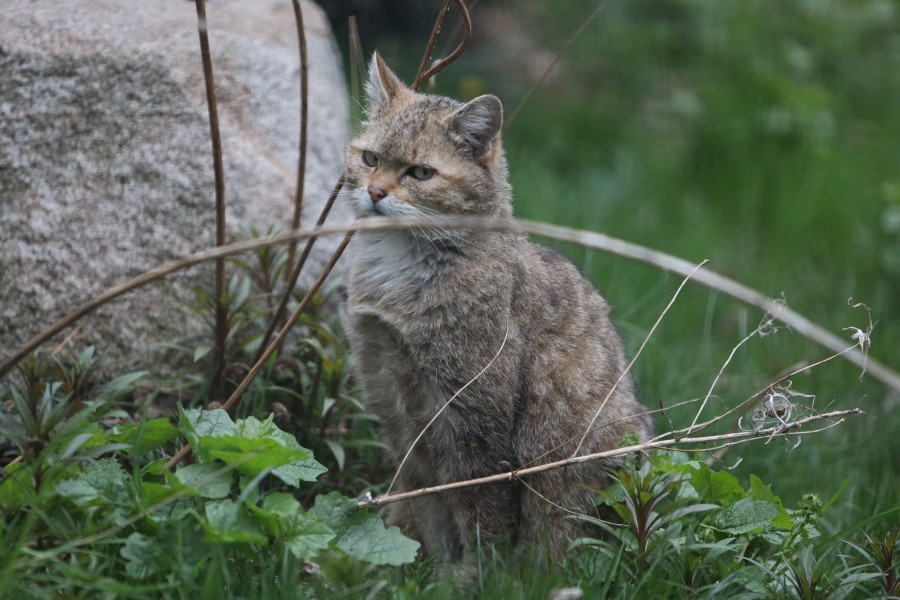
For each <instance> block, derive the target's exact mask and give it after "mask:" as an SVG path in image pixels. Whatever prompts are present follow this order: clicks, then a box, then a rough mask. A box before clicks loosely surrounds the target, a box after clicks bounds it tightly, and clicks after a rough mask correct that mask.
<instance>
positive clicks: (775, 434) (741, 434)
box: [359, 408, 862, 508]
mask: <svg viewBox="0 0 900 600" xmlns="http://www.w3.org/2000/svg"><path fill="white" fill-rule="evenodd" d="M858 414H862V410H860V409H859V408H850V409H847V410H837V411H833V412H829V413H824V414H820V415H810V416H808V417H804V418H802V419H798V420H796V421H791V422H789V423H785V424H783V425H782V424H779V425H778V426H774V427H768V428H766V429H759V430H751V431H736V432H733V433H724V434H721V435H709V436H700V437H693V438H688V437H684V438H675V437H670V438H666V439H659V440H655V441H652V442H646V443H644V444H638V445H635V446H625V447H622V448H615V449H612V450H606V451H604V452H595V453H593V454H583V455H581V456H570V457H569V458H566V459H563V460H558V461H554V462H550V463H546V464H543V465H539V466H536V467H529V468H527V469H519V470H517V471H506V472H504V473H497V474H496V475H489V476H487V477H479V478H476V479H469V480H466V481H457V482H454V483H448V484H445V485H436V486H432V487H427V488H421V489H418V490H411V491H407V492H400V493H397V494H389V495H388V494H385V495H381V496H377V497H375V498H372V499H368V500H362V501H360V502H359V507H360V508H370V507H376V506H382V505H384V504H388V503H390V502H399V501H401V500H409V499H411V498H418V497H420V496H427V495H429V494H437V493H440V492H446V491H448V490H456V489H460V488H464V487H474V486H478V485H486V484H489V483H498V482H501V481H515V480H519V479H522V478H523V477H527V476H528V475H533V474H534V473H541V472H543V471H550V470H552V469H560V468H562V467H568V466H571V465H575V464H579V463H584V462H591V461H595V460H601V459H604V458H613V457H616V456H625V455H627V454H637V453H644V452H647V451H649V450H655V449H657V448H675V449H677V448H679V447H680V446H683V445H686V444H693V445H699V444H707V443H709V442H727V441H741V440H744V441H750V440H753V439H764V438H765V439H775V438H779V437H785V436H787V435H788V434H793V435H798V432H795V431H794V430H795V429H798V428H800V427H802V426H803V425H805V424H807V423H813V422H816V421H823V420H830V419H837V418H839V417H845V416H848V415H858ZM840 422H843V419H840V420H839V421H838V422H837V423H833V424H832V425H831V426H832V427H833V426H835V425H837V424H839V423H840ZM807 433H812V432H807ZM703 449H704V450H705V448H703Z"/></svg>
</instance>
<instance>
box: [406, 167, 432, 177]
mask: <svg viewBox="0 0 900 600" xmlns="http://www.w3.org/2000/svg"><path fill="white" fill-rule="evenodd" d="M407 173H409V174H410V175H412V176H413V178H414V179H418V180H419V181H425V180H426V179H431V178H432V177H433V176H434V168H432V167H429V166H426V165H413V166H411V167H410V168H409V170H408V171H407Z"/></svg>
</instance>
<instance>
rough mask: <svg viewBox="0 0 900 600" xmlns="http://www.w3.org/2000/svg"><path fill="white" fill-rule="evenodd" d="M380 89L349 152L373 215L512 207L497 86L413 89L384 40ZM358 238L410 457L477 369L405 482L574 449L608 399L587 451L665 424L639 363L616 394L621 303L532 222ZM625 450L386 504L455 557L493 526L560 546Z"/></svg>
mask: <svg viewBox="0 0 900 600" xmlns="http://www.w3.org/2000/svg"><path fill="white" fill-rule="evenodd" d="M366 93H367V106H366V121H365V123H364V124H363V128H362V132H361V133H360V134H359V136H358V137H356V139H354V140H353V141H351V142H350V144H349V146H348V148H347V152H346V165H345V169H346V171H345V181H346V183H347V186H348V188H349V189H350V192H349V200H350V202H351V203H352V205H353V208H354V211H355V212H356V214H357V216H358V217H361V218H363V217H367V216H370V215H386V216H404V217H410V216H412V217H415V216H428V215H434V214H439V215H469V216H473V215H474V216H484V217H492V218H504V217H511V216H512V192H511V189H510V185H509V183H508V181H507V167H506V159H505V157H504V153H503V148H502V144H501V137H500V128H501V125H502V120H503V108H502V105H501V103H500V100H499V99H498V98H496V97H495V96H490V95H485V96H480V97H478V98H475V99H474V100H472V101H471V102H468V103H465V104H464V103H461V102H458V101H456V100H452V99H450V98H446V97H441V96H434V95H429V94H422V93H417V92H414V91H413V90H411V89H410V88H408V87H406V86H405V85H404V84H403V83H402V82H401V81H400V80H399V79H398V78H397V76H396V75H395V74H394V73H392V72H391V70H390V69H389V68H388V67H387V65H386V64H385V63H384V61H383V60H382V59H381V57H380V56H379V55H378V54H377V53H376V54H375V55H374V57H373V59H372V62H371V64H370V67H369V77H368V82H367V84H366ZM350 250H351V254H350V256H351V264H350V267H349V274H348V281H347V295H348V299H347V306H346V312H345V320H346V325H347V330H348V331H347V336H348V339H349V342H350V346H351V350H352V352H353V355H354V357H355V364H356V375H357V377H358V379H359V381H360V382H361V385H362V388H363V392H364V396H365V399H366V402H367V405H368V407H369V408H370V409H371V410H372V411H373V412H374V413H375V414H376V415H378V416H379V417H380V419H381V421H382V434H383V437H384V439H385V441H386V443H387V445H388V447H389V449H390V452H391V454H392V455H393V458H394V459H396V461H397V462H398V463H399V462H400V461H401V460H402V459H403V457H404V455H405V454H406V453H407V451H408V450H409V448H410V447H411V446H412V445H413V441H414V440H415V439H416V436H418V435H419V433H420V432H421V431H422V430H423V428H425V426H426V424H427V423H428V422H429V421H430V420H431V419H432V418H433V417H434V415H435V413H437V412H438V411H439V410H440V409H441V407H442V406H443V405H444V404H445V403H446V402H447V401H448V400H450V398H451V397H453V396H454V394H457V392H459V390H461V389H462V388H463V387H464V386H465V385H466V384H467V383H469V382H471V383H470V384H469V385H468V387H465V389H464V390H463V391H462V392H460V393H459V394H458V395H457V396H456V398H454V399H453V401H452V402H451V403H450V404H449V406H447V408H446V409H445V410H444V411H443V412H442V413H441V414H440V415H439V416H438V417H437V418H436V419H435V421H434V422H433V423H432V424H431V426H430V427H428V429H427V430H426V432H425V434H424V435H423V436H422V438H421V439H420V440H419V441H418V443H417V444H416V445H415V447H414V449H413V451H412V453H411V455H410V456H409V459H408V460H407V462H406V464H405V465H404V466H403V469H402V470H401V471H400V476H399V479H398V482H399V485H398V489H407V490H411V489H416V488H420V487H426V486H433V485H438V484H443V483H449V482H454V481H460V480H465V479H470V478H474V477H479V476H484V475H489V474H493V473H498V472H502V471H508V470H511V469H515V468H518V467H522V466H526V465H533V464H540V463H543V462H549V461H552V460H557V459H560V458H565V457H567V456H569V455H571V454H572V452H573V451H574V450H575V447H576V445H577V443H578V441H579V440H580V439H581V437H582V434H583V433H584V432H585V430H586V429H587V428H588V425H589V424H590V422H591V420H592V419H593V418H594V416H595V414H596V413H597V412H598V411H599V417H598V418H597V420H596V422H595V424H594V427H593V429H592V430H591V431H590V433H589V434H588V436H587V438H586V440H585V443H584V445H583V446H582V448H581V451H580V452H581V453H588V452H597V451H601V450H607V449H612V448H615V447H617V446H619V445H620V444H621V442H622V440H623V438H624V437H625V436H626V435H628V434H634V435H636V436H637V437H638V438H639V439H642V440H643V439H647V438H649V437H650V436H651V431H652V429H651V425H650V420H649V418H648V417H647V416H646V411H645V409H644V408H643V407H642V406H641V405H640V404H639V403H638V401H637V400H636V399H635V395H634V384H633V382H632V380H631V377H630V375H626V376H625V377H624V378H622V380H621V382H619V384H618V386H617V387H616V389H615V391H614V392H613V393H612V395H611V396H610V397H609V398H608V400H606V402H605V404H603V403H604V399H606V397H607V395H608V393H609V391H610V389H611V388H612V387H613V385H614V384H615V382H616V381H617V380H618V379H620V376H621V375H622V373H623V371H624V369H625V365H626V357H625V350H624V347H623V344H622V341H621V340H620V338H619V336H618V334H617V332H616V330H615V329H614V327H613V325H612V323H611V322H610V320H609V317H608V312H609V307H608V305H607V303H606V302H605V301H604V299H603V298H602V297H601V296H600V295H599V294H598V293H597V292H596V291H595V290H594V289H593V287H592V286H591V285H590V284H589V283H588V282H587V281H586V280H585V279H584V278H583V277H582V276H581V275H580V274H579V273H578V271H577V270H576V269H575V267H574V266H572V265H571V264H570V263H569V262H568V261H566V260H565V259H564V258H563V257H561V256H560V255H559V254H557V253H555V252H553V251H551V250H549V249H546V248H543V247H541V246H538V245H536V244H533V243H531V242H529V241H528V239H527V238H526V237H525V236H524V235H523V234H521V233H516V232H485V231H476V230H465V231H461V230H443V229H439V228H434V227H431V228H429V227H426V226H422V227H420V228H417V229H415V228H414V229H408V230H393V231H385V232H360V233H357V234H356V236H355V237H354V238H353V240H352V242H351V247H350ZM492 360H493V362H491V361H492ZM485 367H487V368H486V369H485ZM482 370H483V371H484V372H483V373H481V374H480V375H479V373H480V372H481V371H482ZM601 404H603V406H602V409H601ZM609 467H610V464H609V463H607V464H605V465H604V464H601V463H600V462H593V463H584V464H580V465H578V466H572V467H565V468H563V469H557V470H553V471H545V472H543V473H540V474H535V475H532V476H529V477H527V478H525V479H524V480H523V481H516V480H512V481H507V482H503V483H498V484H492V485H487V486H479V487H470V488H464V489H459V490H455V491H450V492H444V493H440V494H434V495H430V496H424V497H420V498H418V499H414V500H410V501H406V502H399V503H394V504H389V505H387V506H386V507H385V513H386V514H385V519H386V521H387V523H388V524H389V525H398V526H400V528H401V529H402V530H403V531H404V532H405V533H406V534H407V535H409V536H410V537H412V538H414V539H417V540H419V541H420V542H421V543H422V545H423V551H424V552H425V553H427V554H431V555H435V556H437V557H439V558H441V559H444V560H456V559H460V558H463V559H464V558H465V557H466V556H470V555H471V554H472V552H473V551H474V549H475V548H476V543H477V540H478V539H479V538H480V539H481V540H500V539H511V540H512V542H513V543H514V544H516V545H517V546H523V547H526V548H545V549H547V548H549V550H550V555H551V556H555V557H561V556H563V555H564V553H565V551H566V547H567V544H568V542H569V541H570V540H572V539H574V538H576V537H578V536H579V535H581V534H582V533H583V525H582V522H581V521H579V520H576V519H571V518H568V519H567V518H564V517H565V516H566V514H567V513H566V512H565V510H569V511H575V512H579V513H585V512H588V511H589V510H590V506H591V498H592V497H593V495H594V494H593V493H592V492H591V489H596V488H598V487H602V486H603V484H604V482H605V475H604V473H605V469H608V468H609ZM564 509H565V510H564ZM538 552H540V550H538Z"/></svg>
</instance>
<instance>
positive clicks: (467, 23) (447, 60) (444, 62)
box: [412, 0, 472, 90]
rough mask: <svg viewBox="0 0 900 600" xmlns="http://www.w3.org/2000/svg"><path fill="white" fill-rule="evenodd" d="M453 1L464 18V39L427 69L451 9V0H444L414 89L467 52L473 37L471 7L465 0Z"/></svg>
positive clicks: (413, 86)
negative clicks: (467, 5) (469, 7)
mask: <svg viewBox="0 0 900 600" xmlns="http://www.w3.org/2000/svg"><path fill="white" fill-rule="evenodd" d="M453 1H454V2H455V3H456V6H457V8H459V14H460V15H461V16H462V19H463V39H462V40H461V41H460V42H459V45H458V46H457V47H456V49H455V50H453V52H451V53H450V54H448V55H447V56H445V57H444V58H442V59H441V60H439V61H438V62H436V63H435V64H433V65H432V66H431V68H429V69H427V70H426V68H425V67H426V65H427V64H428V61H429V60H431V53H432V52H433V51H434V45H435V43H437V36H438V34H439V33H440V32H441V27H443V25H444V19H445V18H446V17H447V11H448V10H449V9H450V0H444V5H443V6H442V7H441V11H440V12H439V13H438V17H437V20H436V21H435V22H434V27H433V28H432V29H431V37H429V38H428V44H427V45H426V46H425V52H424V53H423V54H422V62H420V63H419V70H418V71H417V72H416V78H415V80H413V84H412V89H414V90H417V89H419V86H421V85H422V84H423V83H424V82H426V81H428V80H429V79H431V78H432V77H434V76H435V75H437V74H438V73H440V72H441V71H443V70H444V69H445V68H447V67H448V66H449V65H450V64H451V63H453V61H455V60H456V59H457V58H459V57H460V55H461V54H462V53H463V52H465V50H466V46H468V45H469V41H470V40H471V39H472V17H471V16H470V15H469V9H468V8H467V7H466V3H465V2H463V0H453Z"/></svg>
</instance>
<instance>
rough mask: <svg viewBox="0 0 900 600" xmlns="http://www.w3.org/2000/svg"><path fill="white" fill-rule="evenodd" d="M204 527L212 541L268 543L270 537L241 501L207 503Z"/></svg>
mask: <svg viewBox="0 0 900 600" xmlns="http://www.w3.org/2000/svg"><path fill="white" fill-rule="evenodd" d="M204 512H205V513H206V523H205V524H204V526H203V529H204V530H205V531H206V536H207V539H208V540H209V541H212V542H225V543H230V542H250V543H253V544H267V543H268V542H269V539H268V538H267V537H266V536H265V535H264V534H263V532H262V531H261V530H260V529H259V526H258V525H257V524H256V522H255V521H254V520H253V519H252V518H251V516H250V514H249V513H248V512H247V509H246V507H245V506H244V504H243V503H241V502H233V501H231V500H221V501H218V502H210V503H208V504H207V505H206V509H205V511H204Z"/></svg>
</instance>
